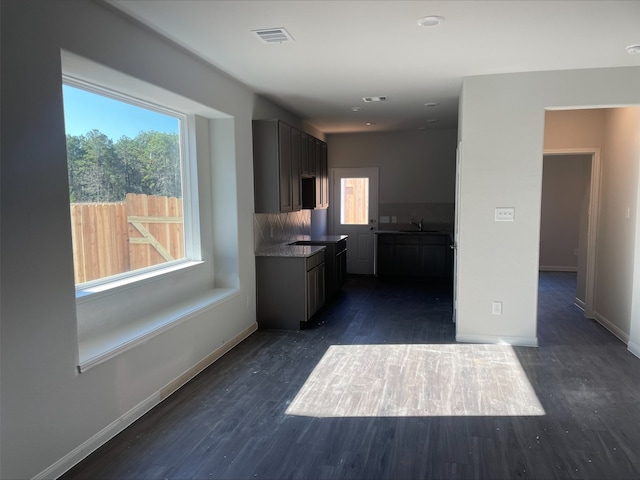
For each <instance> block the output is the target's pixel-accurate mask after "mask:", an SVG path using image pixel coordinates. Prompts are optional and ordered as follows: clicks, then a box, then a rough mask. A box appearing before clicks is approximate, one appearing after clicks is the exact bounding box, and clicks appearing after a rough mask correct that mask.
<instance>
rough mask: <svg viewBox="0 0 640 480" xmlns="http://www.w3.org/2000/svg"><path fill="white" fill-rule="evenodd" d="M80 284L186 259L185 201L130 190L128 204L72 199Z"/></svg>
mask: <svg viewBox="0 0 640 480" xmlns="http://www.w3.org/2000/svg"><path fill="white" fill-rule="evenodd" d="M71 232H72V237H73V263H74V273H75V280H76V283H83V282H88V281H91V280H96V279H99V278H104V277H108V276H111V275H116V274H118V273H124V272H129V271H132V270H137V269H139V268H144V267H150V266H152V265H158V264H160V263H164V262H167V261H171V260H175V259H179V258H183V257H184V222H183V211H182V199H180V198H174V197H158V196H152V195H138V194H132V193H130V194H127V196H126V199H125V201H124V202H116V203H72V204H71Z"/></svg>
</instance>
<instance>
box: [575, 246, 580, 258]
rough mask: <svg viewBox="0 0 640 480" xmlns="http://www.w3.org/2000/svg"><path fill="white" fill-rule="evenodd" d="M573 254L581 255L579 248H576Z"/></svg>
mask: <svg viewBox="0 0 640 480" xmlns="http://www.w3.org/2000/svg"><path fill="white" fill-rule="evenodd" d="M573 254H574V255H575V256H576V257H577V256H578V255H580V250H578V249H577V248H574V249H573Z"/></svg>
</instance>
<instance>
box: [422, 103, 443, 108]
mask: <svg viewBox="0 0 640 480" xmlns="http://www.w3.org/2000/svg"><path fill="white" fill-rule="evenodd" d="M438 105H440V104H439V103H438V102H429V103H425V104H424V106H425V107H437V106H438Z"/></svg>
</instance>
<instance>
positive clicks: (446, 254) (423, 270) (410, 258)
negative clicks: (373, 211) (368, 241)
mask: <svg viewBox="0 0 640 480" xmlns="http://www.w3.org/2000/svg"><path fill="white" fill-rule="evenodd" d="M377 242H378V243H377V248H376V251H377V254H376V266H377V274H378V275H381V276H385V275H389V276H403V277H417V278H434V279H436V278H440V279H448V278H452V276H453V255H452V252H451V248H450V245H451V237H450V236H449V235H448V234H444V233H442V234H440V233H393V232H391V233H378V234H377Z"/></svg>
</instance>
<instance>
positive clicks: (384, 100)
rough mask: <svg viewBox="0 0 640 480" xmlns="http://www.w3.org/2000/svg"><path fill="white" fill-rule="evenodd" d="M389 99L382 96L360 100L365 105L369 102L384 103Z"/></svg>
mask: <svg viewBox="0 0 640 480" xmlns="http://www.w3.org/2000/svg"><path fill="white" fill-rule="evenodd" d="M388 99H389V98H388V97H387V96H382V97H362V100H364V102H365V103H370V102H386V101H387V100H388Z"/></svg>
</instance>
